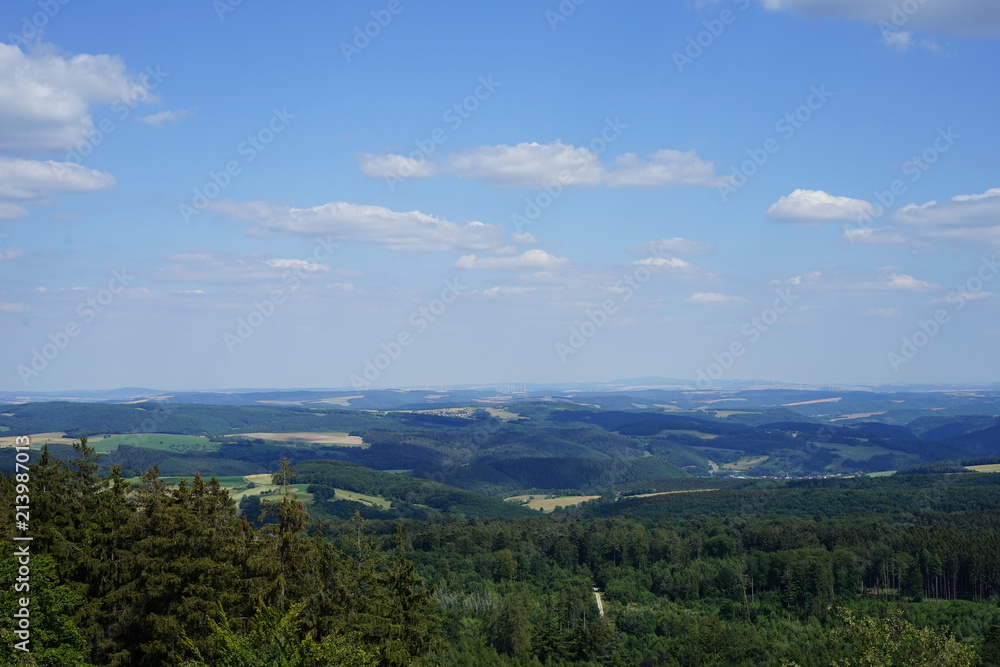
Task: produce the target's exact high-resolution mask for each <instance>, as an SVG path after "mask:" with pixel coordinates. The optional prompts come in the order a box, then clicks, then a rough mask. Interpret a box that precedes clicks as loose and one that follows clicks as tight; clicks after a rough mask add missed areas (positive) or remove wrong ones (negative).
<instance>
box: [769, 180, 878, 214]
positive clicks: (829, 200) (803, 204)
mask: <svg viewBox="0 0 1000 667" xmlns="http://www.w3.org/2000/svg"><path fill="white" fill-rule="evenodd" d="M873 214H874V207H873V206H872V205H871V204H870V203H868V202H866V201H864V200H861V199H852V198H850V197H837V196H835V195H831V194H829V193H826V192H823V191H822V190H803V189H801V188H800V189H797V190H793V191H792V193H791V194H788V195H785V196H784V197H781V198H780V199H778V201H776V202H774V203H773V204H771V206H770V207H769V208H768V209H767V215H768V217H769V218H771V219H772V220H796V221H800V222H854V221H857V220H860V219H865V218H868V219H870V217H871V216H873Z"/></svg>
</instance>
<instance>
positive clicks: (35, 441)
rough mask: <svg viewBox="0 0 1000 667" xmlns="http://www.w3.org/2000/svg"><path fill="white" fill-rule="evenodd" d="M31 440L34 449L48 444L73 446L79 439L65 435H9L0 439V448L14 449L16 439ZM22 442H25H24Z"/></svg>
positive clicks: (57, 433) (56, 433)
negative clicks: (25, 438)
mask: <svg viewBox="0 0 1000 667" xmlns="http://www.w3.org/2000/svg"><path fill="white" fill-rule="evenodd" d="M24 437H27V438H29V440H30V442H31V445H32V447H41V446H42V445H44V444H45V443H46V442H49V443H59V444H63V445H72V444H73V443H74V442H76V441H77V438H67V437H66V434H65V433H59V432H55V433H35V434H33V435H29V436H23V435H20V436H14V435H8V436H6V437H3V438H0V447H13V446H14V441H15V439H16V438H24ZM21 442H24V441H23V440H22V441H21Z"/></svg>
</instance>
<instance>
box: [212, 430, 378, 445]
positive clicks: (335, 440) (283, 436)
mask: <svg viewBox="0 0 1000 667" xmlns="http://www.w3.org/2000/svg"><path fill="white" fill-rule="evenodd" d="M232 435H242V436H245V437H247V438H260V439H261V440H273V441H274V442H285V443H288V444H290V445H302V444H316V445H341V446H343V447H367V444H366V443H365V441H364V440H362V439H361V438H360V436H356V435H348V434H346V433H329V432H327V433H321V432H318V433H305V432H302V433H233V434H232Z"/></svg>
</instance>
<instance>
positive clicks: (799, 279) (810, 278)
mask: <svg viewBox="0 0 1000 667" xmlns="http://www.w3.org/2000/svg"><path fill="white" fill-rule="evenodd" d="M822 275H823V273H822V272H821V271H810V272H809V273H805V274H803V275H801V276H792V277H791V278H789V279H788V280H772V281H771V284H772V285H781V284H782V283H784V284H785V285H795V286H799V285H802V284H812V283H815V282H816V281H817V280H819V277H820V276H822Z"/></svg>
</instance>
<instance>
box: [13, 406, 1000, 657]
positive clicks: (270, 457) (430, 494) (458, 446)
mask: <svg viewBox="0 0 1000 667" xmlns="http://www.w3.org/2000/svg"><path fill="white" fill-rule="evenodd" d="M390 398H391V397H390ZM792 398H794V396H792V397H789V396H785V395H782V400H787V401H789V402H793V401H792V400H791V399H792ZM862 399H864V400H867V401H868V402H869V403H870V402H872V401H876V402H877V401H878V400H882V399H880V398H878V397H875V398H865V397H855V398H853V399H852V400H853V403H851V405H857V406H860V405H862V404H863V400H862ZM394 400H397V399H394ZM893 400H895V399H893ZM907 400H910V399H907ZM886 401H887V402H891V401H889V399H886ZM607 402H608V404H609V405H612V406H616V405H620V406H621V407H620V408H619V407H616V408H615V409H613V410H602V409H598V408H596V407H593V406H588V405H573V404H569V403H565V402H545V403H538V402H535V403H530V402H525V403H512V404H510V405H507V406H505V407H504V409H503V410H486V409H483V408H479V407H475V406H473V407H466V408H462V407H455V408H442V409H427V408H426V407H421V406H417V407H413V408H406V407H405V406H402V405H401V406H400V407H397V408H393V409H392V410H370V411H365V410H349V409H342V408H329V407H321V406H320V407H316V406H313V407H276V406H259V405H258V406H240V405H182V404H160V403H155V402H147V403H138V404H123V405H112V404H107V405H87V404H77V403H48V404H27V405H19V406H10V407H9V408H7V410H8V411H7V412H5V413H3V414H2V415H0V431H2V432H3V433H2V437H7V438H10V437H11V436H20V435H31V434H53V433H56V434H58V433H60V432H61V433H66V434H68V435H70V436H74V437H79V438H81V440H80V441H77V442H76V443H74V444H73V445H69V444H66V443H68V442H69V441H64V443H63V444H53V445H52V446H50V447H46V448H45V449H44V450H38V449H37V448H36V449H33V450H32V453H31V455H30V459H31V460H30V462H29V464H28V467H29V471H28V472H24V471H17V470H14V465H13V461H14V457H13V455H11V456H9V457H5V460H4V461H3V462H2V465H0V470H3V471H4V476H3V477H2V481H0V497H2V499H3V501H4V502H6V503H7V506H8V507H11V508H13V507H14V506H15V505H16V504H21V503H23V502H24V500H23V496H25V495H28V496H30V521H29V522H28V523H29V529H28V531H27V534H30V535H31V536H32V538H33V539H32V541H31V543H30V565H29V566H28V567H29V569H30V590H17V589H15V585H16V584H20V583H23V582H20V581H19V580H18V577H23V576H24V575H23V571H22V570H20V567H21V563H20V562H19V560H18V558H20V556H19V555H18V554H19V552H17V551H16V550H18V549H21V548H23V545H22V544H21V543H18V542H13V541H7V542H4V543H3V544H2V545H0V586H2V587H3V593H2V597H3V603H2V604H3V605H4V606H5V608H7V609H11V610H15V609H18V608H20V606H21V605H20V598H21V596H23V595H26V596H28V597H29V598H30V610H31V617H30V628H31V635H30V637H31V648H32V652H31V653H25V652H23V651H17V650H15V651H14V652H13V653H12V654H8V655H13V658H11V662H10V663H9V664H12V665H45V666H48V665H54V666H61V665H67V666H69V665H73V666H78V667H79V666H88V665H93V666H96V665H120V666H122V667H124V666H133V665H136V666H138V665H184V666H185V667H202V666H204V665H213V666H214V665H221V666H228V665H232V666H236V665H241V666H248V665H287V666H313V665H315V666H319V665H351V666H368V665H420V664H428V665H468V666H470V667H471V666H479V665H497V666H499V667H503V666H507V665H511V666H515V665H516V666H532V667H534V666H538V667H543V666H545V665H550V666H558V665H612V666H618V667H625V666H632V665H642V666H646V665H650V666H651V665H677V666H680V665H683V666H689V665H690V666H694V665H699V666H700V665H719V666H723V665H736V666H739V665H754V666H755V667H756V666H758V665H775V666H778V667H792V666H799V667H806V666H816V667H819V666H827V665H840V666H845V667H853V666H862V665H864V666H869V667H870V666H872V665H886V666H895V665H955V666H958V667H961V666H963V665H970V666H971V665H982V666H984V667H985V666H989V665H1000V474H990V473H989V472H986V470H992V469H995V467H996V464H997V463H998V462H1000V444H998V442H1000V441H997V439H996V437H995V431H996V428H997V422H998V419H997V418H996V417H994V416H991V415H984V414H979V413H973V414H968V415H962V414H945V413H946V412H948V411H952V410H957V409H958V408H957V407H955V408H948V409H947V410H939V409H937V408H934V407H932V406H933V405H934V403H933V401H930V400H929V399H926V398H925V397H916V398H913V399H912V401H911V402H913V403H919V404H920V405H921V406H925V407H921V408H920V409H917V408H914V407H911V408H907V410H908V411H902V412H901V411H899V410H897V411H896V412H895V413H894V414H896V415H898V416H900V418H901V419H900V421H898V422H897V423H885V422H874V421H864V420H855V421H850V422H846V423H839V422H838V423H830V422H824V421H823V420H822V419H820V418H818V417H817V416H816V415H815V414H802V413H798V412H793V411H792V410H790V409H788V408H785V407H774V408H772V407H766V406H765V407H758V408H754V409H747V410H722V411H709V410H680V409H673V408H670V409H668V408H663V409H652V408H634V409H626V407H625V406H624V405H622V400H621V397H609V398H608V401H607ZM806 407H809V406H806ZM977 408H978V409H981V410H985V407H984V406H982V405H980V406H977ZM845 409H846V408H845ZM928 411H934V414H931V415H929V414H927V412H928ZM887 414H888V413H887ZM903 416H906V421H902V417H903ZM293 432H296V433H298V432H302V433H315V434H317V436H322V435H324V434H325V433H331V432H332V433H341V434H344V433H349V434H351V435H353V436H355V438H360V439H361V441H362V443H363V446H338V445H334V444H323V443H322V442H316V443H312V442H309V441H308V439H306V440H305V441H302V440H301V439H300V440H299V441H297V442H291V441H290V442H282V441H280V440H273V439H271V440H265V439H262V438H261V437H258V436H255V435H253V434H254V433H260V434H263V435H265V436H267V435H268V434H269V433H277V434H281V433H293ZM157 434H159V435H157ZM171 434H173V435H175V436H176V438H175V440H171ZM247 434H251V435H247ZM88 436H89V437H90V440H89V441H88V440H86V439H84V438H86V437H88ZM47 437H48V436H47ZM268 437H272V438H275V437H279V436H273V435H272V436H268ZM109 443H110V444H109ZM95 447H96V448H97V449H100V450H101V452H103V453H99V452H98V451H96V450H95ZM6 451H8V452H13V450H9V449H8V450H6ZM972 466H978V468H976V469H975V470H974V469H973V468H972ZM980 469H981V470H983V472H979V471H978V470H980ZM865 470H869V471H889V472H891V471H893V470H898V472H897V474H895V475H890V476H879V477H874V476H873V477H869V476H867V475H865V474H863V471H865ZM275 471H277V472H275ZM260 473H267V474H268V475H270V474H272V473H274V476H273V480H272V481H273V482H274V484H275V485H276V486H275V487H274V488H272V487H269V490H268V491H267V493H266V494H260V495H255V494H254V493H249V492H240V493H236V494H235V496H234V492H235V489H234V488H233V487H232V485H233V484H242V487H241V488H243V489H244V490H245V491H249V488H248V487H249V482H248V481H247V480H248V478H246V477H241V476H244V475H251V474H260ZM18 475H21V477H18ZM223 475H230V476H234V477H233V478H231V479H230V481H226V482H225V484H227V485H230V486H228V487H226V486H223V484H222V483H220V482H218V481H216V480H215V479H214V477H216V476H223ZM180 476H183V477H184V479H183V480H182V481H180V483H168V480H165V479H164V478H166V477H171V478H172V479H171V480H169V481H171V482H176V480H177V478H178V477H180ZM126 478H131V480H129V479H126ZM232 479H235V480H237V481H235V482H234V481H232ZM240 479H242V480H244V481H243V482H240V481H238V480H240ZM255 479H258V482H259V478H255ZM293 484H294V488H297V489H299V491H300V492H302V493H304V496H303V497H302V499H304V500H305V502H301V501H300V500H302V499H300V498H299V497H298V496H296V495H295V493H294V491H293ZM525 494H539V495H540V497H547V498H553V497H559V496H577V500H576V502H580V501H584V500H586V502H582V504H578V505H575V506H573V505H572V504H571V503H570V505H571V506H569V507H566V508H565V509H557V510H555V511H554V512H550V513H547V514H546V513H543V512H542V511H541V510H533V509H529V507H528V506H526V505H524V504H522V502H527V501H521V500H518V498H521V497H523V495H525ZM510 496H516V497H515V498H512V500H517V502H510V501H505V500H504V498H507V497H510ZM234 497H237V498H241V500H239V502H237V500H235V499H234ZM365 498H369V499H371V500H365ZM588 499H589V500H588ZM375 501H377V503H376V502H375ZM555 504H556V502H555V501H553V503H552V505H550V506H549V507H548V510H551V508H552V506H554V505H555ZM18 520H21V519H18ZM14 521H15V516H14V513H13V512H7V513H5V514H4V516H3V518H2V520H0V524H2V526H3V528H4V530H5V531H6V534H8V535H18V534H21V532H20V531H19V530H18V531H16V530H15V528H16V526H15V524H14ZM20 622H21V621H20V620H19V619H17V618H14V617H13V616H11V615H9V614H8V615H5V616H4V618H3V619H2V621H0V633H2V635H3V637H4V640H5V642H7V645H8V646H14V645H15V644H16V643H17V642H18V641H21V639H22V638H20V637H18V636H17V635H16V634H15V630H18V625H17V624H18V623H20ZM2 664H8V663H2Z"/></svg>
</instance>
